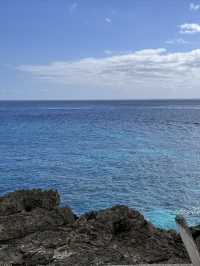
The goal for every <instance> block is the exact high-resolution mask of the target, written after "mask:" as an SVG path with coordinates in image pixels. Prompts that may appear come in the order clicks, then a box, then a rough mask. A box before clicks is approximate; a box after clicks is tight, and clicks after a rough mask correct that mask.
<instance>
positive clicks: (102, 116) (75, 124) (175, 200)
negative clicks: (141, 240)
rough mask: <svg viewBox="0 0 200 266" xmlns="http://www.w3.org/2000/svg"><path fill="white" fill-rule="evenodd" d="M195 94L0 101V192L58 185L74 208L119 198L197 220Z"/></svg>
mask: <svg viewBox="0 0 200 266" xmlns="http://www.w3.org/2000/svg"><path fill="white" fill-rule="evenodd" d="M199 181H200V101H192V100H191V101H84V102H82V101H74V102H67V101H66V102H58V101H53V102H42V101H41V102H0V182H1V185H0V193H1V194H4V193H5V192H8V191H13V190H15V189H21V188H31V187H42V188H54V189H58V191H59V192H60V194H61V200H62V204H68V205H70V206H71V207H72V209H73V210H74V211H75V212H76V213H79V214H80V213H83V212H85V211H88V210H91V209H100V208H105V207H110V206H112V205H113V204H126V205H128V206H130V207H133V208H136V209H138V210H140V211H142V212H143V213H144V215H145V217H146V218H147V219H149V220H150V221H152V222H153V223H154V224H156V225H157V226H160V227H165V228H173V227H174V226H175V224H174V216H175V214H176V213H178V212H181V213H183V214H184V215H186V218H187V220H188V221H189V222H190V224H197V223H200V208H199V207H200V204H199V203H200V200H199V199H200V182H199Z"/></svg>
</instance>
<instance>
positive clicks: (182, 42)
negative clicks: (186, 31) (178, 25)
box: [165, 38, 189, 45]
mask: <svg viewBox="0 0 200 266" xmlns="http://www.w3.org/2000/svg"><path fill="white" fill-rule="evenodd" d="M165 43H166V44H170V45H173V44H180V45H181V44H188V43H189V42H188V41H186V40H184V39H182V38H178V39H171V40H167V41H166V42H165Z"/></svg>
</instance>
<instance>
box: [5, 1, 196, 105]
mask: <svg viewBox="0 0 200 266" xmlns="http://www.w3.org/2000/svg"><path fill="white" fill-rule="evenodd" d="M199 46H200V0H199V1H196V0H165V1H161V0H75V1H73V0H59V1H56V0H29V1H27V0H0V59H1V60H0V100H25V99H27V100H57V99H61V100H76V99H77V100H82V99H84V100H85V99H157V98H158V99H169V98H200V47H199Z"/></svg>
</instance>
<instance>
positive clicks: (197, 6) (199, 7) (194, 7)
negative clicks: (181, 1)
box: [190, 3, 200, 11]
mask: <svg viewBox="0 0 200 266" xmlns="http://www.w3.org/2000/svg"><path fill="white" fill-rule="evenodd" d="M190 10H192V11H197V10H200V4H194V3H190Z"/></svg>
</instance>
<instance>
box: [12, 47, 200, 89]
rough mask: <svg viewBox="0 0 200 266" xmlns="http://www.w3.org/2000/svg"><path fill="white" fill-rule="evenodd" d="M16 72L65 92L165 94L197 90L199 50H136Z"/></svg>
mask: <svg viewBox="0 0 200 266" xmlns="http://www.w3.org/2000/svg"><path fill="white" fill-rule="evenodd" d="M17 70H18V71H23V72H27V73H30V74H31V75H32V76H33V77H35V78H39V79H43V80H47V81H50V82H55V83H56V82H58V83H62V84H64V85H65V86H66V88H84V87H87V88H103V89H105V88H108V89H109V88H112V89H122V90H123V89H125V90H126V89H128V90H130V91H132V90H138V91H141V90H147V91H149V90H151V89H152V90H154V89H155V88H157V90H159V91H160V90H166V91H167V90H168V88H169V87H174V88H187V87H189V88H190V87H191V86H192V87H193V88H196V89H199V86H200V75H199V73H200V49H197V50H193V51H190V52H179V53H169V52H167V51H166V50H165V49H162V48H161V49H147V50H140V51H136V52H133V53H129V54H125V55H115V56H108V57H103V58H83V59H80V60H77V61H66V62H52V63H51V64H47V65H20V66H18V67H17Z"/></svg>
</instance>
